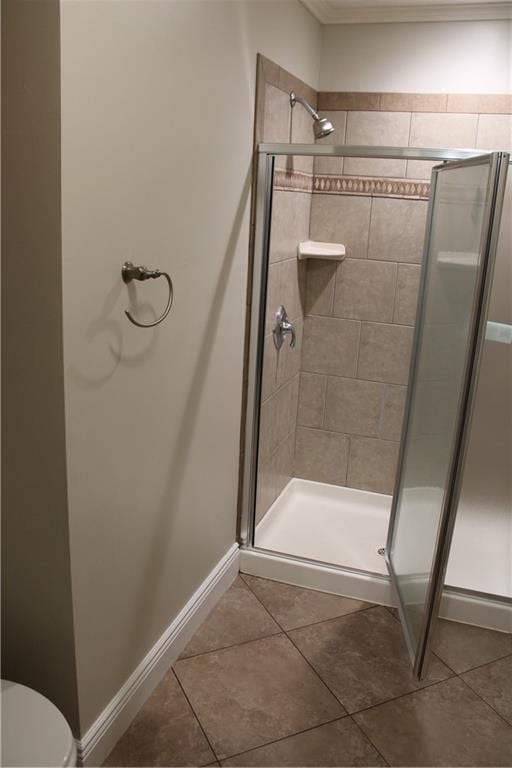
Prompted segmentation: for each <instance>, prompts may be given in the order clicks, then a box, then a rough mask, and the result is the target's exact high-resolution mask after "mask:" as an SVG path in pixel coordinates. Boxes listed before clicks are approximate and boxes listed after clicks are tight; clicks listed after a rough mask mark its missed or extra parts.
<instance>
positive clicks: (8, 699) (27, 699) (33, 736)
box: [1, 680, 76, 766]
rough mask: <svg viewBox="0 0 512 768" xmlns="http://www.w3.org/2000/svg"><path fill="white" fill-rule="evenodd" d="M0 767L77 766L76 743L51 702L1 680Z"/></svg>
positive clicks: (28, 689)
mask: <svg viewBox="0 0 512 768" xmlns="http://www.w3.org/2000/svg"><path fill="white" fill-rule="evenodd" d="M1 695H2V702H1V703H2V765H5V766H28V765H32V766H34V765H37V766H39V765H40V766H49V765H53V766H69V765H75V764H76V748H75V740H74V739H73V734H72V733H71V729H70V727H69V725H68V724H67V722H66V719H65V718H64V716H63V715H62V714H61V713H60V712H59V710H58V709H57V707H56V706H55V705H54V704H52V702H51V701H49V700H48V699H46V698H45V697H44V696H42V695H41V694H40V693H37V691H33V690H32V689H31V688H27V687H26V686H25V685H20V684H19V683H11V682H9V681H8V680H2V689H1Z"/></svg>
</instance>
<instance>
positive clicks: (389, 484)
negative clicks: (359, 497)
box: [347, 437, 399, 494]
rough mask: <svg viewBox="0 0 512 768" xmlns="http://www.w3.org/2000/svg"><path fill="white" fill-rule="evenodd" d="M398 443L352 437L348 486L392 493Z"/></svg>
mask: <svg viewBox="0 0 512 768" xmlns="http://www.w3.org/2000/svg"><path fill="white" fill-rule="evenodd" d="M398 449H399V444H398V443H394V442H391V441H389V440H376V439H374V438H370V437H351V438H350V455H349V461H348V474H347V486H348V488H361V489H362V490H363V491H375V493H387V494H391V493H393V488H394V485H395V475H396V467H397V462H398Z"/></svg>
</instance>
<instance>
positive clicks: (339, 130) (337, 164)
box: [314, 110, 347, 176]
mask: <svg viewBox="0 0 512 768" xmlns="http://www.w3.org/2000/svg"><path fill="white" fill-rule="evenodd" d="M319 114H320V117H326V118H327V119H328V120H330V121H331V123H332V124H333V126H334V131H333V132H332V133H330V134H329V135H328V136H325V137H324V138H323V139H318V140H317V141H316V143H317V144H329V145H331V146H341V145H342V144H344V143H345V130H346V125H347V113H346V112H333V111H329V110H327V111H326V110H320V112H319ZM314 169H315V176H321V175H323V174H324V173H327V174H329V173H331V174H341V173H342V170H343V158H342V157H315V164H314Z"/></svg>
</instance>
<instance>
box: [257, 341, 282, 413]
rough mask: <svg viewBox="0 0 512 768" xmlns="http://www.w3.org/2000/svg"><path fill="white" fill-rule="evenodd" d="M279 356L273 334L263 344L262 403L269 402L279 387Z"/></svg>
mask: <svg viewBox="0 0 512 768" xmlns="http://www.w3.org/2000/svg"><path fill="white" fill-rule="evenodd" d="M278 354H279V353H278V351H277V349H276V348H275V345H274V339H273V337H272V334H269V335H268V336H265V340H264V342H263V371H262V377H261V402H262V403H264V402H265V400H268V398H269V397H270V396H271V395H273V394H274V392H275V391H276V390H277V389H278V387H279V379H278V377H277V360H278Z"/></svg>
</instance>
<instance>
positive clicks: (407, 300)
mask: <svg viewBox="0 0 512 768" xmlns="http://www.w3.org/2000/svg"><path fill="white" fill-rule="evenodd" d="M420 277H421V267H420V266H419V265H418V266H416V265H414V264H399V265H398V280H397V284H396V298H395V310H394V313H393V322H394V323H399V324H400V325H414V324H415V323H416V309H417V304H418V290H419V286H420Z"/></svg>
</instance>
